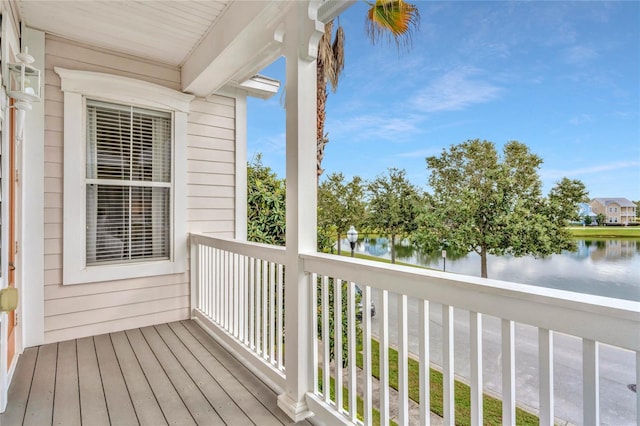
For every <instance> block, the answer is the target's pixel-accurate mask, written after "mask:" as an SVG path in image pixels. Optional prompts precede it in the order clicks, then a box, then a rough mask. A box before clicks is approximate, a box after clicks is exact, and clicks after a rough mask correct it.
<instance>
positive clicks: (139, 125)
mask: <svg viewBox="0 0 640 426" xmlns="http://www.w3.org/2000/svg"><path fill="white" fill-rule="evenodd" d="M171 122H172V120H171V114H170V113H166V112H160V111H153V110H148V109H143V108H136V107H130V106H124V105H117V104H111V103H106V102H99V101H93V100H88V101H87V120H86V123H87V127H86V128H87V145H86V153H87V156H86V158H87V164H86V203H87V205H86V211H87V217H86V220H87V223H86V224H87V226H86V263H87V265H88V266H90V265H96V264H103V263H123V262H136V261H143V260H151V259H153V260H160V259H168V258H169V257H170V235H171V223H170V219H171V198H172V197H171V191H172V183H171V182H172V180H171V140H172V138H171V135H172V128H171Z"/></svg>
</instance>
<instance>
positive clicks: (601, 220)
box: [596, 213, 607, 226]
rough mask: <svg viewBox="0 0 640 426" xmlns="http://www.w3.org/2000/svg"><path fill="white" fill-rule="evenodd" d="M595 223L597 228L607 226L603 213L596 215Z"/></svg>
mask: <svg viewBox="0 0 640 426" xmlns="http://www.w3.org/2000/svg"><path fill="white" fill-rule="evenodd" d="M596 222H598V226H605V225H606V224H607V216H606V215H605V214H604V213H598V214H597V215H596Z"/></svg>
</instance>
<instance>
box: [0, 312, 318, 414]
mask: <svg viewBox="0 0 640 426" xmlns="http://www.w3.org/2000/svg"><path fill="white" fill-rule="evenodd" d="M0 424H2V425H29V424H33V425H38V426H46V425H49V424H51V425H54V424H55V425H70V426H73V425H91V426H93V425H102V424H104V425H119V424H121V425H136V424H141V425H153V426H155V425H163V424H164V425H167V424H175V425H189V424H200V425H207V426H208V425H215V424H226V425H234V426H235V425H240V426H244V425H251V424H255V425H261V426H262V425H266V426H278V425H283V424H291V420H290V419H289V418H288V417H287V416H286V415H285V414H284V412H282V410H280V409H279V408H278V407H277V395H276V394H275V392H273V391H272V390H271V389H270V388H269V387H267V385H265V384H264V383H263V382H262V381H260V380H259V379H258V378H257V377H256V376H255V375H253V374H252V373H251V372H250V371H249V370H247V369H246V368H245V367H244V366H243V365H242V364H241V363H240V362H239V361H237V360H236V359H235V358H234V357H233V356H232V355H231V354H229V353H228V352H227V351H226V350H224V348H222V347H221V346H220V345H219V344H217V343H215V342H214V341H213V340H212V339H211V337H210V336H209V335H208V334H207V333H206V332H205V331H204V330H202V329H201V328H200V327H199V326H198V325H197V324H196V323H195V322H192V321H181V322H174V323H169V324H163V325H157V326H153V327H145V328H143V329H134V330H128V331H126V332H117V333H111V334H104V335H100V336H95V337H85V338H82V339H78V340H70V341H66V342H60V343H52V344H48V345H43V346H40V347H37V348H28V349H26V350H25V352H24V353H23V354H22V355H21V356H20V359H19V361H18V365H17V368H16V372H15V374H14V378H13V382H12V384H11V387H10V389H9V404H8V406H7V410H6V411H5V413H4V414H2V415H0ZM304 424H306V425H308V424H309V422H304Z"/></svg>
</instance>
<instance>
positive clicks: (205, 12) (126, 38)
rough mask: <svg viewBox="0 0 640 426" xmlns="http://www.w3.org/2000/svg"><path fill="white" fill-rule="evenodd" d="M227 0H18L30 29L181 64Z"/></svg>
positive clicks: (17, 3) (226, 4)
mask: <svg viewBox="0 0 640 426" xmlns="http://www.w3.org/2000/svg"><path fill="white" fill-rule="evenodd" d="M230 3H231V1H230V0H208V1H201V0H182V1H167V0H158V1H131V0H124V1H123V0H108V1H93V0H92V1H51V0H48V1H40V0H16V1H15V2H14V7H17V12H18V14H19V16H20V18H21V20H22V21H23V22H25V24H26V25H27V26H29V27H31V28H35V29H38V30H41V31H45V32H47V33H50V34H55V35H58V36H61V37H65V38H68V39H72V40H77V41H81V42H83V43H87V44H92V45H95V46H99V47H103V48H106V49H110V50H114V51H118V52H123V53H128V54H131V55H135V56H137V57H141V58H146V59H151V60H154V61H159V62H162V63H166V64H170V65H175V66H182V65H183V64H184V63H185V62H186V61H187V59H188V58H189V56H190V55H191V53H192V52H193V50H194V49H195V48H196V47H197V46H198V45H199V44H200V42H201V41H202V40H203V38H204V37H205V35H206V34H207V33H208V32H209V31H210V29H211V28H212V27H213V26H214V25H215V24H216V23H217V21H218V20H219V19H220V18H221V16H222V14H223V12H224V11H225V10H226V9H227V7H228V5H229V4H230Z"/></svg>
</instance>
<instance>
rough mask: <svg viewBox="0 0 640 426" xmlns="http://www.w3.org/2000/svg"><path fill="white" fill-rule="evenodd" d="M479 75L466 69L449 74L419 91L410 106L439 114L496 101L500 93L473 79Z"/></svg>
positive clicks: (472, 70) (477, 71)
mask: <svg viewBox="0 0 640 426" xmlns="http://www.w3.org/2000/svg"><path fill="white" fill-rule="evenodd" d="M479 73H480V71H479V70H478V69H476V68H469V67H467V68H458V69H455V70H453V71H450V72H448V73H446V74H445V75H443V76H442V77H440V78H439V79H437V80H435V81H434V82H433V83H431V84H430V85H429V86H427V87H426V88H424V89H422V90H420V91H419V92H418V93H417V94H416V95H415V96H414V98H413V100H412V101H411V102H412V104H413V105H414V107H415V108H417V109H418V110H420V111H425V112H438V111H458V110H462V109H465V108H467V107H469V106H471V105H474V104H481V103H486V102H490V101H492V100H494V99H497V98H498V97H499V96H500V94H501V92H502V90H503V89H502V88H501V87H498V86H496V85H494V84H492V83H490V82H488V81H482V80H480V79H477V78H474V76H475V75H477V74H479Z"/></svg>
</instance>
